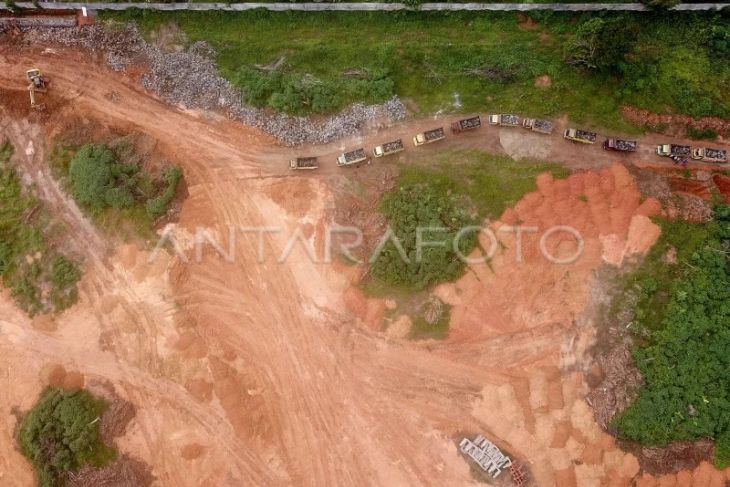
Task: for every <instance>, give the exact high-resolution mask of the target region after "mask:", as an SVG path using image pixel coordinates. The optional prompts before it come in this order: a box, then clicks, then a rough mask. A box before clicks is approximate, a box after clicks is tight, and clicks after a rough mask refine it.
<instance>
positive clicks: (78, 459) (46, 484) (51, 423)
mask: <svg viewBox="0 0 730 487" xmlns="http://www.w3.org/2000/svg"><path fill="white" fill-rule="evenodd" d="M106 407H107V405H106V403H105V402H104V401H103V400H101V399H97V398H95V397H94V396H92V395H91V394H89V393H88V392H86V391H84V390H81V391H68V390H64V389H58V388H49V389H47V390H46V391H45V392H44V393H43V396H42V397H41V398H40V400H39V401H38V403H37V404H36V405H35V406H34V407H33V409H31V410H30V411H29V412H28V413H27V414H26V415H25V417H24V418H23V419H22V422H21V424H20V430H19V432H18V443H19V444H20V448H21V451H22V452H23V454H24V455H25V456H26V457H27V458H28V459H29V460H30V462H31V463H32V464H33V467H34V468H35V470H36V474H37V477H38V485H39V486H40V487H56V486H61V485H64V484H65V483H66V480H67V478H68V473H69V472H73V471H76V470H78V469H80V468H81V467H83V466H85V465H91V466H93V467H102V466H104V465H106V464H107V463H109V462H110V461H111V460H113V459H114V458H115V456H116V453H115V452H114V450H113V449H112V448H110V447H108V446H106V445H105V444H104V443H103V442H102V441H101V438H100V436H99V418H100V417H101V415H102V413H103V412H104V410H105V409H106Z"/></svg>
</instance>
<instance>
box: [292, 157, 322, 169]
mask: <svg viewBox="0 0 730 487" xmlns="http://www.w3.org/2000/svg"><path fill="white" fill-rule="evenodd" d="M318 167H319V162H317V158H316V157H297V158H296V159H292V160H290V161H289V168H291V169H317V168H318Z"/></svg>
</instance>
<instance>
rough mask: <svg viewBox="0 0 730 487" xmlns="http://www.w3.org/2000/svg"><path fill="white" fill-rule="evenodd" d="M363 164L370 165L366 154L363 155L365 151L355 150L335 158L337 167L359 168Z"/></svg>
mask: <svg viewBox="0 0 730 487" xmlns="http://www.w3.org/2000/svg"><path fill="white" fill-rule="evenodd" d="M363 162H365V163H367V164H370V159H368V156H367V154H365V149H355V150H351V151H349V152H344V153H342V154H340V156H339V157H338V158H337V165H338V166H340V167H345V166H359V165H360V164H362V163H363Z"/></svg>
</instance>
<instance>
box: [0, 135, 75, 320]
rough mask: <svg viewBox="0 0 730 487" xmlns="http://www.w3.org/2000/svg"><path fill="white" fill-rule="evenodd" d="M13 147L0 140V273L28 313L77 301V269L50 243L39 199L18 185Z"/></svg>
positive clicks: (48, 310) (50, 230)
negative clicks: (11, 160) (11, 163)
mask: <svg viewBox="0 0 730 487" xmlns="http://www.w3.org/2000/svg"><path fill="white" fill-rule="evenodd" d="M11 155H12V146H11V145H10V144H9V143H4V144H2V145H0V201H2V206H0V277H1V278H2V282H3V284H4V285H5V286H7V287H8V288H9V289H10V290H11V293H12V295H13V298H14V299H15V300H16V302H17V303H18V305H19V306H20V307H21V308H22V309H24V310H25V311H27V312H28V313H29V314H30V315H31V316H32V315H35V314H38V313H53V312H59V311H62V310H64V309H66V308H68V307H70V306H71V305H72V304H73V303H75V302H76V299H77V297H78V290H77V286H76V284H77V283H78V281H79V279H80V278H81V274H80V272H79V270H78V267H77V265H76V263H75V262H73V261H72V260H70V259H69V258H67V257H66V256H64V255H63V254H61V253H60V252H58V251H57V250H56V249H55V248H54V247H53V245H51V244H49V241H50V240H51V239H50V238H49V237H50V236H51V235H52V234H53V231H54V226H53V224H52V221H51V220H50V219H49V218H48V216H47V215H46V213H45V211H44V209H43V205H42V203H41V202H40V201H39V200H38V199H36V198H35V197H34V196H33V195H31V194H29V192H28V191H27V190H26V189H25V188H23V187H22V186H21V183H20V179H19V178H18V176H17V174H16V172H15V170H14V169H13V168H12V167H11V166H10V162H9V160H10V156H11Z"/></svg>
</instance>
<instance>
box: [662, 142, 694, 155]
mask: <svg viewBox="0 0 730 487" xmlns="http://www.w3.org/2000/svg"><path fill="white" fill-rule="evenodd" d="M691 151H692V148H691V147H690V146H688V145H675V144H661V145H658V146H656V153H657V155H660V156H662V157H671V156H675V157H689V156H690V153H691Z"/></svg>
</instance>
